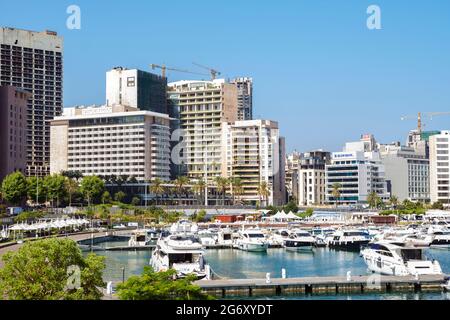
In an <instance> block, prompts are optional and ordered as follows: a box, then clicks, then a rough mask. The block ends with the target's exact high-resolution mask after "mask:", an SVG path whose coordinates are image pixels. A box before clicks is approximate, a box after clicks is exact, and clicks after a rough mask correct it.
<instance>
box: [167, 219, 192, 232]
mask: <svg viewBox="0 0 450 320" xmlns="http://www.w3.org/2000/svg"><path fill="white" fill-rule="evenodd" d="M197 232H198V226H197V224H196V223H192V222H191V221H189V220H180V221H178V222H176V223H174V224H172V225H171V226H170V233H171V234H177V233H192V234H195V233H197Z"/></svg>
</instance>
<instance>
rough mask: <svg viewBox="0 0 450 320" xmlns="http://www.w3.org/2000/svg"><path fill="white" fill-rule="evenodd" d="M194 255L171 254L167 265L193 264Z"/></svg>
mask: <svg viewBox="0 0 450 320" xmlns="http://www.w3.org/2000/svg"><path fill="white" fill-rule="evenodd" d="M194 258H196V255H193V254H192V253H171V254H169V264H170V265H172V264H174V263H193V262H195V261H194Z"/></svg>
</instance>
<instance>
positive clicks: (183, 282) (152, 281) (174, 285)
mask: <svg viewBox="0 0 450 320" xmlns="http://www.w3.org/2000/svg"><path fill="white" fill-rule="evenodd" d="M175 275H176V271H175V270H173V269H170V270H168V271H164V272H154V271H153V270H152V269H151V267H148V266H147V267H144V272H143V273H142V275H141V276H133V277H130V278H129V279H128V280H127V281H126V282H125V283H123V284H119V285H118V286H117V293H118V296H119V298H120V299H121V300H207V299H212V297H210V296H208V295H206V294H204V293H203V292H202V289H201V288H200V287H198V286H196V285H194V284H192V282H193V281H195V276H187V277H185V278H182V279H174V276H175Z"/></svg>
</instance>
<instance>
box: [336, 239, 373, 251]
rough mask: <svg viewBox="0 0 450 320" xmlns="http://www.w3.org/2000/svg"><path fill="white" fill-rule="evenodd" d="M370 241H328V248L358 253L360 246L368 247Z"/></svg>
mask: <svg viewBox="0 0 450 320" xmlns="http://www.w3.org/2000/svg"><path fill="white" fill-rule="evenodd" d="M369 242H370V240H358V241H345V242H344V241H334V240H333V241H330V242H329V243H328V246H329V247H330V248H332V249H338V250H348V251H359V250H361V247H362V246H366V245H368V244H369Z"/></svg>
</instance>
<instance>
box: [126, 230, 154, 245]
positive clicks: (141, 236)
mask: <svg viewBox="0 0 450 320" xmlns="http://www.w3.org/2000/svg"><path fill="white" fill-rule="evenodd" d="M150 240H151V239H150V237H149V236H148V234H147V231H146V230H134V231H133V233H132V234H131V237H130V240H128V246H129V247H145V246H148V245H149V244H150Z"/></svg>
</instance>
